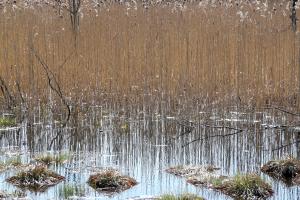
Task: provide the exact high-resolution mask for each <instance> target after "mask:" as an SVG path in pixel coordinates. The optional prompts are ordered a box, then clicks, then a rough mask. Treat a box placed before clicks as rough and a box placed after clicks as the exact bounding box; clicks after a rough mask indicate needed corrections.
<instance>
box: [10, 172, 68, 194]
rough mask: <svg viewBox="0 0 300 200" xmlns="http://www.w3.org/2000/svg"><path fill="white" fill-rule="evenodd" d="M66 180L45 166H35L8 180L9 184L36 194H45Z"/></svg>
mask: <svg viewBox="0 0 300 200" xmlns="http://www.w3.org/2000/svg"><path fill="white" fill-rule="evenodd" d="M64 179H65V178H64V177H63V176H60V175H59V174H57V173H55V172H52V171H50V170H48V169H47V168H45V167H43V166H35V167H32V168H30V169H28V170H26V171H22V172H19V173H18V174H16V175H15V176H12V177H10V178H8V179H6V181H7V182H9V183H11V184H13V185H15V186H18V187H20V188H22V189H24V188H26V189H29V190H32V191H35V192H43V191H45V190H46V189H47V188H48V187H50V186H53V185H56V184H58V183H59V182H61V181H63V180H64Z"/></svg>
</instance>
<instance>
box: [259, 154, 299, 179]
mask: <svg viewBox="0 0 300 200" xmlns="http://www.w3.org/2000/svg"><path fill="white" fill-rule="evenodd" d="M261 171H262V172H264V173H266V174H268V175H269V176H271V177H273V178H275V179H279V180H282V181H283V182H285V183H286V184H287V185H300V161H299V160H297V159H295V158H288V159H285V160H271V161H269V162H267V163H266V164H265V165H263V166H262V167H261Z"/></svg>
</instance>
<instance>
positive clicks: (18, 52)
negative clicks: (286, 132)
mask: <svg viewBox="0 0 300 200" xmlns="http://www.w3.org/2000/svg"><path fill="white" fill-rule="evenodd" d="M50 2H51V1H50ZM88 2H89V1H88ZM149 2H152V1H149ZM163 2H164V1H163ZM178 2H179V4H178V5H180V6H178V7H176V6H175V4H176V3H174V2H172V3H171V4H170V6H162V5H167V4H164V3H163V4H161V6H158V5H156V6H150V8H149V9H144V8H143V7H145V5H143V6H142V5H141V4H140V3H138V4H137V5H136V6H134V5H133V4H132V3H130V5H129V6H128V5H126V4H118V3H113V2H110V1H109V3H108V4H107V5H101V6H100V5H94V4H93V5H88V4H87V3H86V4H84V5H82V10H81V11H80V13H79V17H80V28H79V31H78V35H77V36H76V37H77V39H76V42H75V43H76V44H74V34H73V31H72V27H71V24H70V19H69V13H68V11H67V9H64V8H62V9H61V10H60V13H58V8H57V6H58V5H57V4H55V3H54V4H53V7H52V6H45V5H42V6H41V5H39V6H33V8H35V9H31V8H22V7H20V6H19V5H18V4H17V5H16V6H17V7H18V8H14V9H13V7H8V8H6V9H5V12H4V9H3V8H2V9H1V8H0V16H1V17H0V29H1V30H2V31H1V33H0V44H1V48H0V71H1V77H2V78H3V80H5V83H6V85H7V86H8V87H7V88H8V89H9V90H10V94H11V95H13V96H14V97H15V99H19V101H21V97H23V98H25V100H27V101H29V99H30V98H31V97H34V98H31V99H30V100H31V101H32V100H33V101H34V102H35V103H36V102H40V103H42V104H43V103H47V102H48V101H49V100H53V98H54V99H55V97H53V96H49V91H50V89H49V85H48V82H47V80H46V78H47V77H46V75H45V72H44V71H43V68H42V67H41V66H40V63H39V61H38V60H37V58H36V57H35V54H34V52H33V51H32V49H33V48H34V49H35V51H36V52H37V53H38V55H39V56H40V57H41V58H42V59H43V60H44V61H45V62H46V63H47V65H48V66H49V70H50V71H51V72H52V73H53V75H55V77H56V79H57V82H58V83H59V86H60V87H61V90H62V91H63V95H64V96H66V97H68V100H71V102H73V103H76V102H94V103H97V104H102V105H114V108H116V109H118V108H123V107H124V105H141V104H143V105H146V106H145V110H146V111H147V110H148V109H149V110H155V111H158V112H160V111H162V110H163V109H165V110H167V111H174V110H176V109H178V108H179V107H181V106H183V105H184V107H185V108H191V109H192V108H193V109H194V108H195V107H204V106H207V105H215V104H221V103H228V104H232V103H236V102H240V101H241V103H244V104H247V105H257V104H265V103H267V104H268V103H274V102H276V103H278V104H282V105H295V103H297V101H298V97H297V93H298V91H299V67H298V66H297V65H298V63H297V62H298V57H299V55H298V48H299V45H298V42H297V37H296V36H295V34H294V32H293V31H292V30H291V26H290V18H289V13H288V12H289V11H288V10H286V3H287V1H283V4H282V5H279V4H276V5H273V4H269V5H268V7H263V5H262V4H261V5H259V6H258V5H251V6H249V5H248V4H246V3H245V5H243V6H241V5H234V6H232V5H231V6H227V5H219V4H216V5H215V6H207V7H203V6H204V5H201V6H199V5H198V4H199V3H198V2H197V3H196V2H194V1H189V2H188V3H186V4H183V3H182V2H181V1H178ZM225 2H226V1H225ZM245 2H246V1H245ZM50 5H52V4H50ZM274 6H275V7H274ZM259 8H260V9H259ZM264 10H265V11H264ZM19 94H21V95H19ZM54 94H55V93H53V94H52V95H54ZM57 99H58V102H60V101H61V99H60V98H57ZM2 100H3V101H4V99H2ZM232 100H233V101H232ZM31 105H35V104H29V105H28V106H29V107H30V106H31ZM151 108H152V109H151Z"/></svg>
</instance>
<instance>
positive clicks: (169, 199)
mask: <svg viewBox="0 0 300 200" xmlns="http://www.w3.org/2000/svg"><path fill="white" fill-rule="evenodd" d="M159 199H160V200H204V198H202V197H199V196H197V195H194V194H182V195H178V196H177V195H172V194H165V195H162V196H161V197H159Z"/></svg>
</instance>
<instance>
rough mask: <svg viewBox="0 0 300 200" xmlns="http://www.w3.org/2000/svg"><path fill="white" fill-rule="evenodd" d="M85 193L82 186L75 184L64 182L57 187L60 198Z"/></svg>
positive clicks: (74, 196) (73, 196)
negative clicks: (61, 185)
mask: <svg viewBox="0 0 300 200" xmlns="http://www.w3.org/2000/svg"><path fill="white" fill-rule="evenodd" d="M84 194H85V191H84V188H83V187H80V186H76V185H69V184H65V185H64V186H63V187H61V188H59V197H60V198H61V199H69V198H75V199H76V198H77V197H83V196H84Z"/></svg>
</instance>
